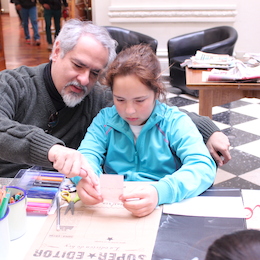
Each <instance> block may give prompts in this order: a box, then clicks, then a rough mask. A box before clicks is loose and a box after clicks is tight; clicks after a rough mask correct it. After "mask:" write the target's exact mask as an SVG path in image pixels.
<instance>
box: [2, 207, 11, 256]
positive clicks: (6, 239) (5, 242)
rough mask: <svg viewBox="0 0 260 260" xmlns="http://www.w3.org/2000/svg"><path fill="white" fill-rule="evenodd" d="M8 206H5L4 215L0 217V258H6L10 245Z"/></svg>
mask: <svg viewBox="0 0 260 260" xmlns="http://www.w3.org/2000/svg"><path fill="white" fill-rule="evenodd" d="M8 215H9V207H7V210H6V213H5V215H4V216H3V217H2V218H0V256H1V260H6V259H8V253H9V246H10V233H9V225H8Z"/></svg>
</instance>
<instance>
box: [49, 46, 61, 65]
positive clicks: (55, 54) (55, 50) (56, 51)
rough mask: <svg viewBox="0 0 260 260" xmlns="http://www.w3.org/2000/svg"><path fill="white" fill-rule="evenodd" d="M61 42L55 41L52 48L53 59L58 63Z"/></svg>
mask: <svg viewBox="0 0 260 260" xmlns="http://www.w3.org/2000/svg"><path fill="white" fill-rule="evenodd" d="M60 51H61V50H60V42H59V41H55V42H54V46H53V47H52V54H51V59H52V60H53V61H56V60H57V58H58V57H59V55H60Z"/></svg>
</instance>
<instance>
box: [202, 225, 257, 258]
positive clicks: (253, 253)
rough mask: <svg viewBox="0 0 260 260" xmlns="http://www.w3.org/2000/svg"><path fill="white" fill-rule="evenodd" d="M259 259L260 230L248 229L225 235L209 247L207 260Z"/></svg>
mask: <svg viewBox="0 0 260 260" xmlns="http://www.w3.org/2000/svg"><path fill="white" fill-rule="evenodd" d="M246 259H247V260H259V259H260V231H259V230H254V229H247V230H241V231H237V232H234V233H231V234H228V235H224V236H222V237H220V238H219V239H217V240H215V241H214V242H213V244H212V245H211V246H210V247H209V248H208V251H207V254H206V257H205V260H246Z"/></svg>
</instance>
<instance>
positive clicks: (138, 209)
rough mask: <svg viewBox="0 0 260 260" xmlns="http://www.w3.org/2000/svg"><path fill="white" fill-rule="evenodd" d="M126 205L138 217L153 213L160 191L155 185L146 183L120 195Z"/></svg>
mask: <svg viewBox="0 0 260 260" xmlns="http://www.w3.org/2000/svg"><path fill="white" fill-rule="evenodd" d="M120 200H121V201H122V202H123V205H124V207H125V208H126V209H127V210H129V211H130V212H132V214H133V215H134V216H136V217H144V216H146V215H149V214H151V213H152V212H153V211H154V209H155V208H156V206H157V203H158V193H157V190H156V188H155V187H154V186H152V185H145V186H140V187H137V188H136V189H134V190H133V191H132V192H129V193H127V194H124V195H122V196H121V197H120Z"/></svg>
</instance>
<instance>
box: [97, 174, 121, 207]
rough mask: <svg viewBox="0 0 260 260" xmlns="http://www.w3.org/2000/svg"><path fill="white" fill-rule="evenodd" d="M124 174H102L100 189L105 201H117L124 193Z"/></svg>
mask: <svg viewBox="0 0 260 260" xmlns="http://www.w3.org/2000/svg"><path fill="white" fill-rule="evenodd" d="M123 188H124V176H123V175H118V174H102V175H100V190H101V194H102V196H103V199H104V201H108V202H113V203H117V202H120V200H119V197H120V195H122V194H123Z"/></svg>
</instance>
